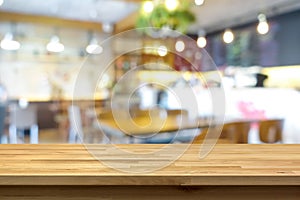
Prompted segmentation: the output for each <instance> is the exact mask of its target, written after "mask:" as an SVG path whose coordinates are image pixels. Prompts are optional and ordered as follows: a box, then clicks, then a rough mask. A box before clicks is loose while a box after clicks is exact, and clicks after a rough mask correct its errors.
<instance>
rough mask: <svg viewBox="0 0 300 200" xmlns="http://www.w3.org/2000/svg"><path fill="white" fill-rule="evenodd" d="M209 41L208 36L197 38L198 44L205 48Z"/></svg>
mask: <svg viewBox="0 0 300 200" xmlns="http://www.w3.org/2000/svg"><path fill="white" fill-rule="evenodd" d="M206 44H207V41H206V38H205V37H204V36H201V37H198V39H197V45H198V47H200V48H204V47H206Z"/></svg>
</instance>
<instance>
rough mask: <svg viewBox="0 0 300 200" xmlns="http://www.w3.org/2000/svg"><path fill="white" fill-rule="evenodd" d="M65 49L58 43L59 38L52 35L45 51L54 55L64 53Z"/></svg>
mask: <svg viewBox="0 0 300 200" xmlns="http://www.w3.org/2000/svg"><path fill="white" fill-rule="evenodd" d="M64 49H65V47H64V45H63V44H62V43H60V40H59V37H58V36H56V35H54V36H52V37H51V39H50V42H49V43H48V44H47V50H48V51H50V52H54V53H59V52H62V51H64Z"/></svg>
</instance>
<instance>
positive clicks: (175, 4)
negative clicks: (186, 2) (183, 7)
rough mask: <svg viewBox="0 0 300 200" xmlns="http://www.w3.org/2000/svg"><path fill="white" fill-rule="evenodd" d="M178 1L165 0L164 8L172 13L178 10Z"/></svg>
mask: <svg viewBox="0 0 300 200" xmlns="http://www.w3.org/2000/svg"><path fill="white" fill-rule="evenodd" d="M178 5H179V1H178V0H165V6H166V8H167V9H168V10H169V11H174V10H176V9H177V8H178Z"/></svg>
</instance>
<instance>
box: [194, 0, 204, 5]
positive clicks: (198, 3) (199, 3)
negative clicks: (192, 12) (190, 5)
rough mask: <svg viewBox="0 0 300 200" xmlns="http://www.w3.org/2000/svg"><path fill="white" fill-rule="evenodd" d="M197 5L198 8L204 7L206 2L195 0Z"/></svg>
mask: <svg viewBox="0 0 300 200" xmlns="http://www.w3.org/2000/svg"><path fill="white" fill-rule="evenodd" d="M195 4H196V5H197V6H202V5H203V4H204V0H195Z"/></svg>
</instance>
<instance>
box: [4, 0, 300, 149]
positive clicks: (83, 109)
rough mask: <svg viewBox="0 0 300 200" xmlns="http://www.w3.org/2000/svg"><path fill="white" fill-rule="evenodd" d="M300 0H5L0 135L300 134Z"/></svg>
mask: <svg viewBox="0 0 300 200" xmlns="http://www.w3.org/2000/svg"><path fill="white" fill-rule="evenodd" d="M299 21H300V2H299V1H298V0H251V1H242V0H226V1H220V0H195V1H192V0H188V1H178V0H165V1H164V0H154V1H142V0H111V1H105V0H85V1H80V0H63V1H61V0H51V1H39V0H26V1H22V0H0V39H1V49H0V110H1V112H0V138H1V140H0V143H2V144H15V143H17V144H22V143H34V144H35V143H82V142H83V143H93V144H94V143H97V144H109V143H116V144H119V143H120V144H131V143H146V144H147V143H151V144H153V143H159V144H161V143H167V144H168V143H194V142H199V141H200V142H201V140H203V139H204V138H205V136H206V134H207V133H209V127H211V126H214V125H216V124H217V125H219V124H221V125H222V128H223V129H222V131H221V132H220V134H219V135H218V136H216V137H218V138H219V140H218V142H220V143H222V142H223V143H229V144H232V143H246V144H247V143H249V144H263V143H284V144H294V143H300V123H299V119H300V117H299V115H300V114H299V113H300V106H299V102H300V56H299V55H300V26H299Z"/></svg>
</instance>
